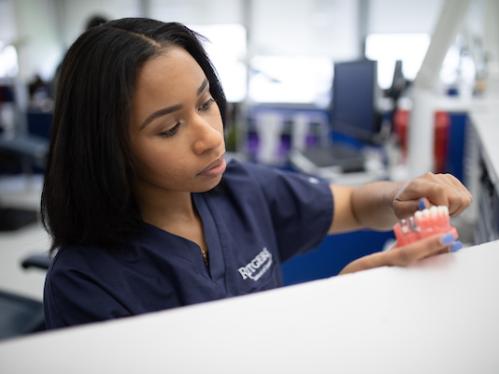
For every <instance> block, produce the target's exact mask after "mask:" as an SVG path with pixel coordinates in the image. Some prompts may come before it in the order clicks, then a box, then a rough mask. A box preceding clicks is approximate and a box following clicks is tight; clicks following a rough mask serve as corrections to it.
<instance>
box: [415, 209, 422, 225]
mask: <svg viewBox="0 0 499 374" xmlns="http://www.w3.org/2000/svg"><path fill="white" fill-rule="evenodd" d="M414 217H415V218H416V222H417V223H419V221H421V219H422V218H423V213H422V212H421V211H419V210H418V211H417V212H416V213H415V214H414Z"/></svg>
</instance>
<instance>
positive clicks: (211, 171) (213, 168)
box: [199, 157, 227, 177]
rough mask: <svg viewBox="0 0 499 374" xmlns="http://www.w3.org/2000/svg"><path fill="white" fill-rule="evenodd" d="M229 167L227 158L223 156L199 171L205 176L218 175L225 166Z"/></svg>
mask: <svg viewBox="0 0 499 374" xmlns="http://www.w3.org/2000/svg"><path fill="white" fill-rule="evenodd" d="M226 167H227V164H226V162H225V159H224V158H223V157H221V158H219V159H218V160H216V161H215V162H213V163H211V164H210V165H208V167H207V168H206V169H204V170H203V171H202V172H200V173H199V175H202V176H205V177H217V176H219V175H221V174H223V172H224V171H225V168H226Z"/></svg>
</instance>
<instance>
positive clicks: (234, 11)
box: [148, 0, 244, 25]
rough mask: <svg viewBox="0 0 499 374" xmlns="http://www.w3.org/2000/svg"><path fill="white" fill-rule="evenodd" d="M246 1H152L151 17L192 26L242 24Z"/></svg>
mask: <svg viewBox="0 0 499 374" xmlns="http://www.w3.org/2000/svg"><path fill="white" fill-rule="evenodd" d="M241 1H244V0H209V1H207V0H168V1H165V0H150V2H149V3H150V12H149V15H148V16H149V17H151V18H155V19H159V20H161V21H165V22H173V21H175V22H181V23H185V24H190V25H193V24H194V25H207V24H228V23H242V22H243V20H242V3H241Z"/></svg>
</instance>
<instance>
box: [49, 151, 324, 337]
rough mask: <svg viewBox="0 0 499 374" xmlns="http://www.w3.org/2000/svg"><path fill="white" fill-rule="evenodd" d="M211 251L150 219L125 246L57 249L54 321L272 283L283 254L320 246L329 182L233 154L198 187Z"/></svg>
mask: <svg viewBox="0 0 499 374" xmlns="http://www.w3.org/2000/svg"><path fill="white" fill-rule="evenodd" d="M192 199H193V203H194V205H195V208H196V209H197V212H198V214H199V216H200V217H201V220H202V223H203V230H204V235H205V241H206V244H207V246H208V252H209V265H208V266H206V265H205V263H204V261H203V258H202V256H201V252H200V248H199V246H198V245H197V244H195V243H194V242H192V241H190V240H187V239H185V238H182V237H179V236H177V235H174V234H171V233H169V232H166V231H164V230H161V229H159V228H157V227H155V226H152V225H149V224H146V223H144V229H143V232H142V234H141V235H140V237H138V238H136V239H132V240H130V242H129V243H127V245H125V246H123V247H122V248H119V250H113V251H110V250H106V249H105V248H100V247H89V246H85V247H77V246H68V247H63V248H60V249H59V251H58V253H57V255H56V256H55V258H54V260H53V261H52V265H51V267H50V269H49V271H48V273H47V278H46V282H45V291H44V305H45V318H46V324H47V327H48V328H57V327H63V326H70V325H77V324H82V323H88V322H95V321H102V320H107V319H112V318H118V317H125V316H131V315H137V314H142V313H147V312H153V311H159V310H164V309H168V308H173V307H178V306H183V305H189V304H195V303H200V302H204V301H210V300H216V299H221V298H225V297H230V296H237V295H244V294H248V293H252V292H257V291H263V290H267V289H272V288H276V287H279V286H281V285H282V280H281V270H280V266H279V263H280V262H281V261H285V260H286V259H288V258H290V257H291V256H293V255H295V254H297V253H299V252H301V251H303V250H306V249H309V248H312V247H314V246H316V245H317V244H318V243H319V242H320V241H321V240H322V239H323V238H324V237H325V235H326V234H327V231H328V229H329V227H330V225H331V222H332V215H333V202H332V195H331V191H330V189H329V186H328V184H327V183H326V182H325V181H320V180H318V179H316V178H313V177H308V176H304V175H299V174H296V173H290V172H284V171H279V170H276V169H274V168H269V167H264V166H260V165H254V164H246V163H241V162H237V161H234V160H233V161H231V162H229V164H228V166H227V170H226V172H225V174H224V176H223V178H222V181H221V183H220V184H219V185H218V186H217V187H215V188H214V189H213V190H211V191H209V192H205V193H193V194H192Z"/></svg>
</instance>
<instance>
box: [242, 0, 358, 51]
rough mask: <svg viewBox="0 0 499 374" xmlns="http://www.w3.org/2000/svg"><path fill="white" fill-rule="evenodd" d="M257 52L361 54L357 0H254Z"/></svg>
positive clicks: (254, 29)
mask: <svg viewBox="0 0 499 374" xmlns="http://www.w3.org/2000/svg"><path fill="white" fill-rule="evenodd" d="M253 4H254V11H253V17H252V18H253V24H252V30H253V36H252V38H253V42H254V48H255V54H260V55H288V56H295V55H298V56H326V57H330V58H333V59H347V58H352V57H355V56H358V54H359V52H360V51H359V42H358V38H359V35H358V16H357V14H358V8H357V7H358V1H356V0H336V1H324V0H275V1H268V0H254V1H253Z"/></svg>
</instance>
